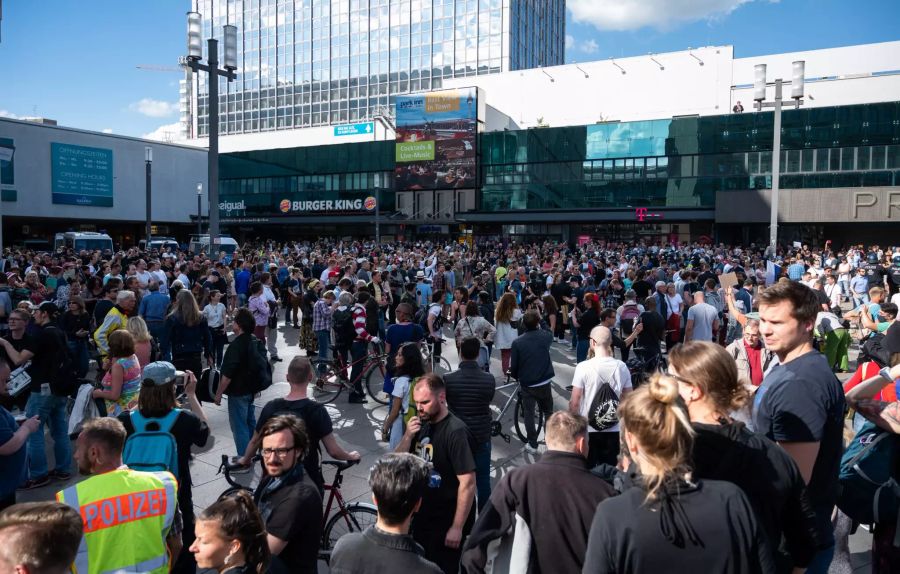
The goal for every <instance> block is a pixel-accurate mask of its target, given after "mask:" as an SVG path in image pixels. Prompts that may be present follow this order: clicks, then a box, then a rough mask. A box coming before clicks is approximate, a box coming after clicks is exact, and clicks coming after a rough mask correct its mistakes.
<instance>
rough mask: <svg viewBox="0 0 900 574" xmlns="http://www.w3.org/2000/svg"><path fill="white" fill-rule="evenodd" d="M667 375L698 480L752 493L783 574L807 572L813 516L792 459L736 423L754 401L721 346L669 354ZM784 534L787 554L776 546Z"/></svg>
mask: <svg viewBox="0 0 900 574" xmlns="http://www.w3.org/2000/svg"><path fill="white" fill-rule="evenodd" d="M668 372H669V375H670V376H671V377H672V378H674V379H675V380H676V381H677V383H678V393H679V395H681V399H682V400H683V401H684V404H685V406H686V407H687V411H688V416H689V417H690V419H691V426H692V427H693V429H694V433H695V434H694V448H693V467H694V477H695V478H699V479H708V480H725V481H728V482H731V483H733V484H736V485H737V486H739V487H740V488H741V490H743V491H744V494H746V495H747V499H748V500H749V501H750V506H752V507H753V510H754V511H755V513H756V518H757V519H758V521H759V525H760V528H762V531H763V532H764V533H765V535H766V539H767V541H768V544H769V548H770V549H771V550H772V551H773V552H774V555H773V558H774V560H775V563H776V570H777V571H778V572H790V571H791V570H792V569H793V568H794V567H796V568H805V567H806V566H807V565H808V564H809V562H810V560H811V559H812V557H813V555H814V554H815V551H816V541H817V536H816V522H815V520H816V515H815V512H814V511H813V509H812V505H811V503H810V502H809V498H808V496H807V493H806V483H805V482H804V481H803V476H802V475H801V474H800V470H799V469H798V468H797V464H796V463H795V462H794V459H792V458H791V456H790V455H789V454H787V452H785V451H784V450H783V449H782V448H780V447H779V446H778V445H777V444H775V443H774V442H772V441H771V440H769V439H768V438H766V437H765V436H763V435H760V434H757V433H753V432H751V431H750V430H749V429H747V427H746V426H744V423H742V422H740V421H737V420H735V419H734V413H737V412H743V411H744V408H745V406H746V405H747V403H748V402H749V400H750V392H749V390H748V389H747V386H746V385H745V384H744V383H743V382H742V381H741V380H740V379H739V376H738V370H737V364H736V363H735V362H734V359H732V358H731V355H729V354H728V351H726V350H725V349H724V348H722V347H721V346H719V345H716V344H714V343H710V342H707V341H690V342H688V343H685V344H683V345H678V346H676V347H675V348H673V349H672V351H670V352H669V370H668ZM782 535H783V536H784V540H785V545H784V548H783V549H781V550H780V551H779V545H780V542H781V539H782Z"/></svg>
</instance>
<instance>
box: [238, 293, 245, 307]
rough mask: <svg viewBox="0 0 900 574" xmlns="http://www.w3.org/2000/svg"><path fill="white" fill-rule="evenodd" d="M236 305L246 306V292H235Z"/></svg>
mask: <svg viewBox="0 0 900 574" xmlns="http://www.w3.org/2000/svg"><path fill="white" fill-rule="evenodd" d="M237 306H238V307H246V306H247V294H246V293H238V294H237Z"/></svg>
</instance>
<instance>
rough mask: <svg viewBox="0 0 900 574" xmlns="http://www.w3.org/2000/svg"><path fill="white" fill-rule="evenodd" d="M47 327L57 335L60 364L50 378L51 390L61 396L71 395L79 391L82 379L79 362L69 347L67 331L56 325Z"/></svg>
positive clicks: (57, 358)
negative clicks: (80, 377) (79, 376)
mask: <svg viewBox="0 0 900 574" xmlns="http://www.w3.org/2000/svg"><path fill="white" fill-rule="evenodd" d="M45 329H48V330H50V332H51V333H52V334H53V335H54V336H55V337H56V341H57V349H58V352H57V357H56V360H57V361H58V363H59V364H58V366H57V368H56V369H55V371H54V375H53V378H52V379H51V380H50V391H51V392H52V393H53V394H54V395H56V396H59V397H64V396H69V395H72V394H74V393H76V392H77V391H78V387H79V386H80V385H81V380H80V379H79V378H78V362H77V361H76V360H75V354H74V353H72V350H71V349H69V342H68V337H66V333H65V331H63V330H62V329H60V328H59V327H57V326H55V325H48V326H47V327H45Z"/></svg>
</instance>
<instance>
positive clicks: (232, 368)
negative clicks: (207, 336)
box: [214, 288, 271, 469]
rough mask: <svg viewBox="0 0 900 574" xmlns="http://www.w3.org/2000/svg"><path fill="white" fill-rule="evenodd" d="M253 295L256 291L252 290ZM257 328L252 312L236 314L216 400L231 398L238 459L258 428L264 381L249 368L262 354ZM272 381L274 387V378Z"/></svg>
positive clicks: (230, 416)
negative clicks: (257, 398)
mask: <svg viewBox="0 0 900 574" xmlns="http://www.w3.org/2000/svg"><path fill="white" fill-rule="evenodd" d="M251 292H254V290H253V289H252V288H251ZM257 292H258V291H257ZM255 325H256V323H255V320H254V316H253V313H252V312H251V311H250V310H249V309H246V308H243V307H241V308H240V309H238V310H237V311H235V313H234V322H233V323H232V329H233V330H234V334H235V338H234V340H233V341H231V344H230V345H228V348H227V349H225V357H224V359H222V376H221V378H220V379H219V388H218V389H216V396H215V400H214V402H215V403H216V405H221V404H222V396H223V395H225V394H226V393H227V395H228V421H229V422H230V424H231V434H232V435H233V436H234V446H235V450H236V451H237V455H238V456H241V455H243V454H244V452H246V450H247V444H248V443H249V442H250V437H251V436H252V435H253V429H254V428H255V427H256V412H255V410H254V407H253V395H254V394H256V392H257V391H256V389H257V388H259V386H260V382H259V381H256V380H254V378H255V377H258V376H259V373H254V372H251V369H250V366H249V362H250V353H251V352H253V353H258V352H259V351H258V347H259V345H258V341H259V339H257V338H256V336H255V335H254V334H253V329H254V326H255ZM267 364H268V363H267ZM268 382H269V384H271V378H269V381H268ZM248 469H249V467H248Z"/></svg>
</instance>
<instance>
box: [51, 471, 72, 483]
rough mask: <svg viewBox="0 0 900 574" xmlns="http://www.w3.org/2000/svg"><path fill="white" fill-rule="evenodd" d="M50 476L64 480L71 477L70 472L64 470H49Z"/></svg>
mask: <svg viewBox="0 0 900 574" xmlns="http://www.w3.org/2000/svg"><path fill="white" fill-rule="evenodd" d="M50 478H52V479H53V480H62V481H66V480H69V479H70V478H72V473H70V472H66V471H64V470H51V471H50Z"/></svg>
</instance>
